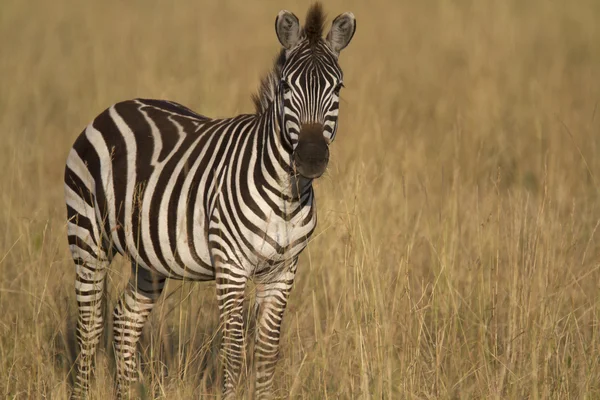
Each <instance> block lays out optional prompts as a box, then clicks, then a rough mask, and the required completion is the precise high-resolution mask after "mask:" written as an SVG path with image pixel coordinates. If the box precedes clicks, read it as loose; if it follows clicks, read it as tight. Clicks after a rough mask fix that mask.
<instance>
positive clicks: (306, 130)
mask: <svg viewBox="0 0 600 400" xmlns="http://www.w3.org/2000/svg"><path fill="white" fill-rule="evenodd" d="M324 19H325V16H324V14H323V11H322V8H321V6H320V4H318V3H317V4H315V5H314V6H312V7H311V8H310V10H309V11H308V14H307V17H306V22H305V25H304V27H303V28H302V27H301V26H300V22H299V21H298V18H297V17H296V16H295V15H294V14H293V13H291V12H289V11H286V10H283V11H281V12H280V13H279V15H277V19H276V20H275V31H276V32H277V37H278V38H279V41H280V42H281V45H282V46H283V50H282V53H281V58H282V59H281V73H280V81H279V83H278V101H279V102H280V105H281V126H282V130H283V138H284V141H286V142H287V144H289V145H290V146H291V149H292V150H293V164H294V167H295V169H296V171H297V172H298V173H299V174H300V175H302V176H304V177H305V178H308V179H313V178H318V177H319V176H321V175H322V174H323V173H324V172H325V169H326V168H327V163H328V161H329V144H330V143H331V142H332V141H333V139H334V138H335V134H336V130H337V120H338V109H339V101H340V90H341V89H342V88H343V87H344V84H343V74H342V70H341V68H340V66H339V64H338V56H339V54H340V51H341V50H342V49H343V48H345V47H346V46H347V45H348V43H350V40H351V39H352V36H353V35H354V32H355V30H356V20H355V18H354V15H353V14H352V13H350V12H346V13H343V14H341V15H339V16H338V17H336V18H335V19H334V20H333V22H332V25H331V30H330V31H329V33H328V34H327V36H326V37H325V38H323V34H322V31H323V23H324Z"/></svg>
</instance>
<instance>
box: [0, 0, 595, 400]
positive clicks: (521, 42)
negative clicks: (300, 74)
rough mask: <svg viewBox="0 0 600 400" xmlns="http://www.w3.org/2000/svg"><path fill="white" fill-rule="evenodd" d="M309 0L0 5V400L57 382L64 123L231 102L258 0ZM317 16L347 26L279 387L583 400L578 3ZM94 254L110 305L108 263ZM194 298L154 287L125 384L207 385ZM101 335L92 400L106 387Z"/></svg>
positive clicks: (588, 395)
mask: <svg viewBox="0 0 600 400" xmlns="http://www.w3.org/2000/svg"><path fill="white" fill-rule="evenodd" d="M256 4H258V2H256ZM308 5H309V3H307V2H302V3H292V2H283V3H282V2H276V1H274V0H269V1H262V2H260V6H259V5H254V6H251V5H249V3H244V2H234V1H229V0H228V1H222V2H216V1H215V2H207V1H206V2H203V1H178V2H177V3H176V6H174V5H173V4H171V3H170V2H160V1H157V0H152V1H143V2H142V1H140V0H137V1H130V2H118V1H106V2H94V3H92V2H79V1H75V0H65V1H55V2H49V1H39V0H38V1H32V2H24V1H16V0H4V1H2V5H1V6H0V8H1V12H0V110H1V113H0V143H1V144H0V171H1V173H0V397H2V398H11V399H12V398H16V399H38V398H51V399H63V398H66V397H67V395H68V392H69V390H70V379H71V378H70V374H72V370H71V365H72V362H73V359H74V357H75V356H76V352H75V342H74V323H75V315H76V303H75V293H74V288H73V281H74V265H73V263H72V261H71V259H70V254H69V252H68V246H67V241H66V236H65V232H66V229H65V225H66V221H65V215H66V210H65V206H64V201H63V181H62V178H63V171H64V163H65V160H66V156H67V153H68V151H69V149H70V146H71V144H72V143H73V141H74V140H75V138H76V137H77V135H78V134H79V133H80V132H81V130H82V129H83V128H84V127H85V125H86V124H87V123H88V122H90V121H91V120H92V119H93V118H94V117H95V116H96V115H97V114H98V113H100V112H101V111H102V110H103V109H104V108H106V107H107V106H109V105H110V104H112V103H114V102H116V101H119V100H124V99H128V98H133V97H152V98H167V99H171V100H174V101H177V102H180V103H183V104H186V105H188V106H189V107H191V108H193V109H195V110H196V111H198V112H200V113H203V114H206V115H209V116H215V117H223V116H230V115H234V114H238V113H245V112H246V113H247V112H252V110H253V108H252V103H251V99H250V95H251V93H253V92H254V91H255V89H256V88H257V87H258V84H259V79H260V77H261V76H262V75H263V74H264V73H266V72H267V71H268V70H269V68H270V66H271V63H272V60H273V57H274V56H275V54H276V53H277V51H278V49H279V43H278V41H277V38H276V36H275V32H274V19H275V16H276V15H277V12H278V11H279V10H280V9H282V8H287V9H290V10H292V11H293V12H295V13H296V14H297V15H298V16H299V17H300V18H301V20H303V17H304V15H305V12H306V10H307V8H308ZM325 9H326V11H327V12H328V14H329V21H330V20H331V19H332V18H333V17H335V16H336V15H337V14H339V13H341V12H344V11H353V12H354V14H355V15H356V18H357V22H358V28H357V32H356V35H355V37H354V40H353V42H352V43H351V44H350V46H349V47H348V48H347V49H346V50H344V51H343V52H342V55H341V58H340V62H341V65H342V68H343V70H344V72H345V84H346V89H344V91H343V92H342V103H341V110H340V128H339V131H338V135H337V140H336V142H335V143H334V145H333V146H332V161H331V163H330V167H329V171H328V173H327V174H326V176H325V177H324V178H322V179H320V180H319V181H318V182H317V183H316V193H317V199H318V209H319V218H320V219H319V227H318V230H317V233H316V235H315V236H314V240H313V241H312V242H311V244H310V246H309V247H308V249H307V250H306V251H305V252H304V254H303V256H302V257H301V265H300V267H299V275H298V277H297V281H296V285H295V288H294V291H293V293H292V297H291V300H290V305H289V307H288V310H287V312H286V318H285V321H284V326H283V335H282V354H281V359H280V362H279V364H278V370H277V375H276V376H277V378H276V389H277V391H278V393H279V394H280V395H281V396H282V397H287V396H289V397H291V398H306V399H326V398H327V399H349V398H377V399H430V398H439V399H492V398H498V399H500V398H502V399H505V398H506V399H543V398H553V399H556V398H560V399H597V398H600V290H599V287H600V232H597V231H598V227H599V226H600V109H599V108H600V106H599V103H600V74H599V73H600V51H599V49H600V45H599V43H600V24H599V23H598V21H600V2H598V1H597V0H577V1H572V2H568V1H566V0H562V1H561V0H530V1H519V0H502V1H501V0H481V1H475V0H471V1H467V0H457V1H449V0H427V1H421V2H416V1H410V0H397V1H388V2H377V1H373V2H359V1H353V2H351V1H347V2H342V1H328V2H327V3H326V4H325ZM328 24H329V23H328ZM328 27H329V25H328V26H327V30H328ZM113 266H114V268H113V271H112V273H111V275H110V280H109V306H108V309H107V312H108V313H109V314H111V313H112V308H113V307H114V305H115V302H116V298H117V296H118V294H119V292H120V289H121V288H123V287H124V285H125V282H126V280H127V276H128V271H129V268H128V266H127V265H126V263H125V262H123V261H121V260H120V259H119V260H118V261H116V262H115V263H114V264H113ZM251 290H252V289H251V288H250V289H249V291H250V292H251ZM214 291H215V290H214V283H208V284H191V283H185V284H182V283H181V282H176V281H173V282H170V283H169V289H168V291H167V293H166V294H167V295H166V296H164V298H163V299H162V301H161V302H160V303H159V305H158V307H157V309H156V310H155V312H154V313H153V315H152V317H151V319H150V322H149V323H148V324H147V326H146V328H145V330H144V334H143V336H142V341H141V346H140V353H141V362H142V364H141V370H142V373H143V380H142V384H140V385H139V388H138V390H139V393H140V395H141V397H142V398H166V399H188V398H198V397H199V396H202V395H209V396H211V397H216V396H217V395H218V392H219V391H220V390H219V388H218V386H217V383H216V382H217V372H216V371H217V369H216V368H217V364H218V361H217V360H218V357H217V354H218V344H219V335H218V334H217V331H218V329H217V327H218V313H217V305H216V300H215V293H214ZM110 331H111V329H108V330H107V333H106V335H105V338H104V340H103V342H102V343H101V345H100V350H99V356H98V360H97V371H96V379H95V383H94V385H93V398H97V399H103V398H110V396H111V395H112V393H113V382H114V379H113V375H114V357H113V355H112V349H111V347H110V342H109V339H110V334H109V332H110ZM248 386H249V387H248V389H251V387H250V386H251V383H248ZM248 391H249V390H248ZM248 391H247V392H248Z"/></svg>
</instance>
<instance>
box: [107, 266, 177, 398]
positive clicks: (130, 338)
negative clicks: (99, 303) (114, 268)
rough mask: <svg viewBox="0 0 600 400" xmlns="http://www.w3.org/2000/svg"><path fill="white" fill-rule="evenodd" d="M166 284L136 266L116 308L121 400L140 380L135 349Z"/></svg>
mask: <svg viewBox="0 0 600 400" xmlns="http://www.w3.org/2000/svg"><path fill="white" fill-rule="evenodd" d="M165 281H166V278H165V277H157V276H155V275H154V274H152V273H151V272H150V271H147V270H145V269H143V268H142V267H139V266H138V267H136V266H134V267H133V273H132V276H131V278H130V279H129V283H128V285H127V288H126V289H125V292H124V293H123V295H122V296H121V298H120V299H119V302H118V304H117V306H116V308H115V311H114V328H113V329H114V346H115V357H116V363H117V397H118V398H127V397H128V395H129V388H130V384H131V382H133V381H135V380H136V379H137V366H136V354H137V352H136V345H137V342H138V340H139V338H140V335H141V334H142V329H143V327H144V324H145V323H146V320H147V319H148V315H150V312H151V311H152V309H153V308H154V305H155V304H156V301H157V300H158V298H159V297H160V294H161V293H162V290H163V288H164V286H165Z"/></svg>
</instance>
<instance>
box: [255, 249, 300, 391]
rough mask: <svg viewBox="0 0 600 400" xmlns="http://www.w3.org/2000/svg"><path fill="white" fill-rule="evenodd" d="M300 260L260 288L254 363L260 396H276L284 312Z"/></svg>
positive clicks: (257, 301) (257, 300) (260, 285)
mask: <svg viewBox="0 0 600 400" xmlns="http://www.w3.org/2000/svg"><path fill="white" fill-rule="evenodd" d="M296 263H297V260H294V261H293V265H292V268H290V269H287V270H286V271H284V272H283V273H281V274H280V275H278V276H277V277H275V278H274V279H272V280H271V281H269V282H267V283H261V284H258V285H257V287H256V305H257V309H258V311H257V314H256V318H257V321H256V327H257V331H256V342H255V346H254V360H255V361H254V362H255V367H256V385H255V388H256V389H255V391H256V396H255V398H256V399H268V398H271V397H272V396H273V377H274V375H275V366H276V364H277V358H278V355H279V337H280V330H281V323H282V320H283V313H284V311H285V307H286V305H287V300H288V297H289V294H290V291H291V289H292V285H293V284H294V277H295V271H296Z"/></svg>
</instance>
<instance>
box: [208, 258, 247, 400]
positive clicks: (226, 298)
mask: <svg viewBox="0 0 600 400" xmlns="http://www.w3.org/2000/svg"><path fill="white" fill-rule="evenodd" d="M219 264H220V263H217V268H216V269H215V271H216V274H215V275H216V286H217V288H216V289H217V302H218V304H219V312H220V315H221V323H222V326H223V339H222V343H221V360H222V362H223V363H224V365H225V367H224V379H223V397H224V398H225V399H232V398H235V397H236V394H237V393H236V391H237V387H238V383H239V380H240V375H241V371H242V364H243V361H244V349H245V345H244V322H243V319H242V309H243V303H244V290H245V289H246V281H247V277H246V275H245V273H244V272H243V271H241V270H240V269H239V268H235V267H233V266H230V265H227V264H225V265H219Z"/></svg>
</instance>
